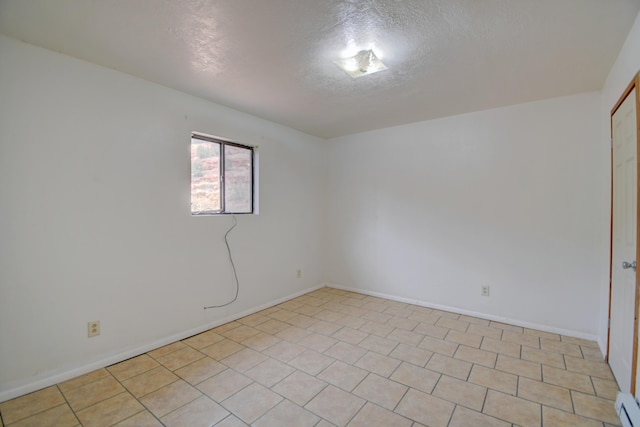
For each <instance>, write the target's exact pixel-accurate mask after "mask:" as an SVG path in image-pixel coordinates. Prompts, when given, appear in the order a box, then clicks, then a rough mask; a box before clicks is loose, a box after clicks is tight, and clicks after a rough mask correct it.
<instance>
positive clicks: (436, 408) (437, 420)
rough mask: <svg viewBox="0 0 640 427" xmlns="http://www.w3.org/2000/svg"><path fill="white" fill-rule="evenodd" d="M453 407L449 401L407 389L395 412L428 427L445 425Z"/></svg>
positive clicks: (443, 426)
mask: <svg viewBox="0 0 640 427" xmlns="http://www.w3.org/2000/svg"><path fill="white" fill-rule="evenodd" d="M454 408H455V405H454V404H453V403H451V402H447V401H446V400H442V399H440V398H438V397H434V396H431V395H429V394H426V393H422V392H421V391H417V390H414V389H409V391H407V394H405V396H404V397H403V398H402V400H401V401H400V403H399V404H398V406H397V407H396V409H395V412H396V413H398V414H400V415H404V416H405V417H407V418H410V419H412V420H416V421H418V422H419V423H422V424H424V425H428V426H429V427H446V426H447V425H448V424H449V420H450V419H451V414H452V413H453V409H454Z"/></svg>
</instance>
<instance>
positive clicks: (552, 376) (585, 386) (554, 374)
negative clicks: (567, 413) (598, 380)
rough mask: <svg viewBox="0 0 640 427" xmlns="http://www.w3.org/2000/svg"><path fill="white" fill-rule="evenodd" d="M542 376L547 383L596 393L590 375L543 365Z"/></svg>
mask: <svg viewBox="0 0 640 427" xmlns="http://www.w3.org/2000/svg"><path fill="white" fill-rule="evenodd" d="M542 376H543V381H544V382H545V383H548V384H553V385H557V386H560V387H565V388H568V389H571V390H577V391H581V392H583V393H588V394H595V391H594V389H593V385H592V382H591V378H589V376H588V375H584V374H578V373H576V372H570V371H566V370H564V369H558V368H554V367H552V366H545V365H543V366H542Z"/></svg>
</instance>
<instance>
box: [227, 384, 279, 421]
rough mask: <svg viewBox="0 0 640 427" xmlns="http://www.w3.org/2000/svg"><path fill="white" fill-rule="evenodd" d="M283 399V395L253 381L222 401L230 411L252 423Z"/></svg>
mask: <svg viewBox="0 0 640 427" xmlns="http://www.w3.org/2000/svg"><path fill="white" fill-rule="evenodd" d="M280 401H282V397H281V396H280V395H278V394H276V393H274V392H273V391H271V390H269V389H268V388H266V387H264V386H262V385H260V384H257V383H253V384H251V385H250V386H248V387H246V388H244V389H242V390H241V391H239V392H238V393H236V394H234V395H233V396H231V397H229V398H228V399H226V400H225V401H223V402H222V406H224V407H225V408H226V409H227V410H228V411H230V412H232V413H233V414H234V415H235V416H237V417H238V418H240V419H241V420H242V421H244V422H245V423H247V424H251V423H253V422H254V421H256V420H257V419H258V418H260V417H261V416H262V415H264V414H265V413H266V412H267V411H269V410H270V409H271V408H273V407H274V406H276V405H277V404H278V403H280Z"/></svg>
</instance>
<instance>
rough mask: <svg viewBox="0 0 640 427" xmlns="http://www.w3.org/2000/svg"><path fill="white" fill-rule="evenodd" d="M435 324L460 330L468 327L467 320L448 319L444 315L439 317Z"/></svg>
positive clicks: (462, 330)
mask: <svg viewBox="0 0 640 427" xmlns="http://www.w3.org/2000/svg"><path fill="white" fill-rule="evenodd" d="M435 324H436V326H441V327H443V328H449V329H454V330H456V331H460V332H466V331H467V329H468V328H469V322H465V321H464V320H457V319H448V318H446V317H441V318H440V319H438V321H437V322H436V323H435Z"/></svg>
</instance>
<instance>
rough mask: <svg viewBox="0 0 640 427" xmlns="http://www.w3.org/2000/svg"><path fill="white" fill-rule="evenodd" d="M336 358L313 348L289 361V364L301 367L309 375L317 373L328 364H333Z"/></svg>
mask: <svg viewBox="0 0 640 427" xmlns="http://www.w3.org/2000/svg"><path fill="white" fill-rule="evenodd" d="M333 362H334V359H333V358H331V357H328V356H325V355H322V354H320V353H318V352H317V351H313V350H306V351H305V352H304V353H302V354H300V355H299V356H298V357H296V358H295V359H293V360H291V361H289V365H291V366H293V367H294V368H297V369H300V370H301V371H304V372H306V373H308V374H309V375H317V374H319V373H320V372H322V371H323V370H324V369H325V368H326V367H327V366H329V365H331V364H332V363H333Z"/></svg>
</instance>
